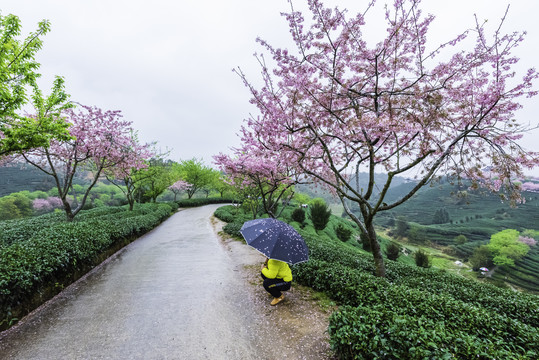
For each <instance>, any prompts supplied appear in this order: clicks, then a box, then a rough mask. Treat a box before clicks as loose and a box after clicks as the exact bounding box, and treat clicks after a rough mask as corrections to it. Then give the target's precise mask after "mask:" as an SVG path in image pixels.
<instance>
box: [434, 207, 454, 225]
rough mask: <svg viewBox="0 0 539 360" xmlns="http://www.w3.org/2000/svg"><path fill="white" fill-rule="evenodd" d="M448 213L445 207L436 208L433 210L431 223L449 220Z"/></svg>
mask: <svg viewBox="0 0 539 360" xmlns="http://www.w3.org/2000/svg"><path fill="white" fill-rule="evenodd" d="M449 220H450V219H449V213H448V212H447V210H446V209H438V210H436V211H435V212H434V217H433V219H432V223H433V224H446V223H448V222H449Z"/></svg>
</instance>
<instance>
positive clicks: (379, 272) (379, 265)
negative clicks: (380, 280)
mask: <svg viewBox="0 0 539 360" xmlns="http://www.w3.org/2000/svg"><path fill="white" fill-rule="evenodd" d="M365 226H366V227H367V233H368V235H369V241H370V244H371V250H372V256H373V257H374V266H375V267H376V269H375V275H376V276H379V277H386V267H385V264H384V257H383V256H382V248H381V247H380V243H379V242H378V239H377V237H376V230H374V225H373V224H372V223H369V224H365Z"/></svg>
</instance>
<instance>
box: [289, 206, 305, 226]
mask: <svg viewBox="0 0 539 360" xmlns="http://www.w3.org/2000/svg"><path fill="white" fill-rule="evenodd" d="M291 218H292V220H294V221H295V222H298V223H300V224H303V223H304V222H305V210H303V209H302V208H297V209H294V211H293V212H292V215H291Z"/></svg>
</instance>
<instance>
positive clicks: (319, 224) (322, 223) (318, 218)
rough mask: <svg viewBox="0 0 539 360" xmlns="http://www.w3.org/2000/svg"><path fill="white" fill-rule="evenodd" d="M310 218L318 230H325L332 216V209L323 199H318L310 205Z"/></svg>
mask: <svg viewBox="0 0 539 360" xmlns="http://www.w3.org/2000/svg"><path fill="white" fill-rule="evenodd" d="M309 210H310V211H309V218H310V219H311V221H312V222H313V226H314V228H315V229H316V230H324V229H325V228H326V226H327V224H328V222H329V217H330V216H331V209H330V208H329V206H328V205H327V204H326V202H325V201H324V200H323V199H320V198H317V199H314V200H313V201H311V203H310V204H309Z"/></svg>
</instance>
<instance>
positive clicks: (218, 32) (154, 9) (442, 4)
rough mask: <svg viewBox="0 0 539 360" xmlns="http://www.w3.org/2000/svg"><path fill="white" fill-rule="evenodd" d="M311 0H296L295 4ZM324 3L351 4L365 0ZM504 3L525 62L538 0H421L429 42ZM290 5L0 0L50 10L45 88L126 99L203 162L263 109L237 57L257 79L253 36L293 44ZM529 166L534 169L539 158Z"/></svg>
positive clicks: (35, 16) (180, 156)
mask: <svg viewBox="0 0 539 360" xmlns="http://www.w3.org/2000/svg"><path fill="white" fill-rule="evenodd" d="M385 2H389V0H386V1H379V5H381V4H383V3H385ZM304 3H305V1H304V0H296V1H295V6H296V8H302V7H303V6H304ZM324 3H325V4H326V5H328V6H331V7H333V6H335V5H338V6H339V7H340V8H348V9H349V10H350V11H351V12H352V13H355V12H357V11H359V10H362V9H364V6H365V4H366V3H367V0H341V1H338V0H326V1H325V2H324ZM508 3H512V4H511V7H510V11H509V16H508V19H507V22H506V25H505V32H512V31H515V30H518V31H522V30H526V31H528V35H527V39H526V41H525V43H524V44H523V45H522V46H521V47H520V49H519V53H518V55H519V56H520V57H521V58H522V60H521V63H520V66H521V68H522V69H527V68H529V67H538V66H537V63H538V58H539V57H538V55H539V54H538V53H539V48H538V44H539V42H538V41H537V39H539V21H538V20H537V16H538V14H539V1H537V0H513V1H509V0H451V1H447V0H444V1H441V0H423V8H424V11H425V12H428V13H432V14H434V15H436V17H437V18H436V20H435V22H434V24H433V26H432V27H431V29H432V33H433V36H434V37H436V40H433V44H434V43H438V42H441V41H444V40H449V39H450V38H452V36H453V35H456V34H457V33H460V32H461V31H462V30H464V29H466V28H470V27H473V25H474V17H473V15H474V13H476V14H477V15H478V17H479V19H488V20H489V24H492V26H494V24H497V23H498V20H499V19H500V18H501V17H502V16H503V14H504V11H505V8H506V7H507V4H508ZM288 10H289V5H288V3H287V1H286V0H243V1H241V0H226V1H223V0H191V1H185V0H184V1H182V0H176V1H172V0H152V1H148V0H144V1H140V0H106V1H105V0H93V1H89V0H0V12H1V14H2V15H7V14H10V13H11V14H15V15H17V16H19V17H20V19H21V21H22V25H23V34H24V35H25V36H26V35H27V34H28V33H29V32H31V31H34V30H35V29H36V25H37V23H38V22H39V21H40V20H42V19H48V20H50V21H51V24H52V29H51V32H49V33H48V34H47V35H46V37H45V38H44V47H43V49H42V50H41V51H40V52H39V54H38V56H37V59H38V61H39V62H40V63H41V69H40V72H41V73H42V74H43V80H42V83H41V86H42V89H43V91H44V92H47V91H48V89H50V86H51V84H52V80H53V76H54V75H61V76H64V77H65V79H66V87H67V92H68V93H69V94H71V99H72V100H74V101H77V102H79V103H82V104H85V105H95V106H98V107H100V108H102V109H105V110H109V109H110V110H121V111H122V113H123V115H124V117H125V119H127V120H130V121H132V122H133V127H134V128H135V129H136V130H138V131H139V135H140V139H141V141H143V142H149V141H157V142H158V145H159V146H160V147H161V148H162V150H165V149H167V148H168V149H171V150H172V152H171V155H170V158H171V159H173V160H176V161H179V160H185V159H191V158H193V157H196V158H198V159H203V160H204V162H205V163H206V164H208V165H211V163H212V156H213V155H215V154H217V153H219V152H225V153H226V152H228V151H229V148H230V147H233V146H237V145H238V144H239V138H238V137H237V135H236V134H237V133H238V131H239V129H240V126H241V124H242V121H243V119H245V118H247V117H248V116H249V113H250V112H253V111H256V110H255V109H254V108H253V106H252V105H250V104H249V98H250V95H249V92H248V91H247V89H246V88H245V87H244V86H243V83H242V81H241V80H240V78H239V77H238V76H237V75H236V74H234V73H233V72H232V69H233V68H235V67H237V66H240V67H241V68H242V69H243V70H244V71H245V72H246V73H247V75H248V77H249V78H250V79H251V80H253V81H257V80H258V79H259V69H258V64H257V62H256V60H255V58H254V57H253V54H254V52H255V51H260V50H261V48H260V47H259V46H258V45H257V44H256V42H255V39H256V37H257V36H260V37H262V38H264V39H267V40H269V41H270V43H271V44H272V45H274V46H276V47H287V45H288V44H290V38H289V36H288V25H287V23H286V21H285V20H284V19H283V18H282V17H281V16H280V12H283V11H288ZM382 21H383V18H380V21H379V22H378V21H375V22H373V23H371V24H379V23H381V22H382ZM373 29H374V31H373V34H375V33H376V32H375V30H376V29H375V28H373ZM438 40H439V41H438ZM536 88H539V84H536ZM538 113H539V97H536V98H534V99H532V100H530V101H528V102H527V103H525V109H524V110H523V111H521V112H520V113H519V114H518V117H519V119H520V120H521V122H522V123H530V124H533V125H537V124H538V123H539V121H538V117H537V115H536V114H538ZM538 137H539V131H537V130H536V131H534V132H533V133H532V134H530V135H528V136H526V137H525V139H524V140H523V142H522V143H523V145H524V146H525V147H526V148H528V149H532V150H535V151H539V145H538V142H537V140H536V139H537V138H538ZM531 174H533V175H535V176H539V169H535V171H533V172H532V173H531Z"/></svg>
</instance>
